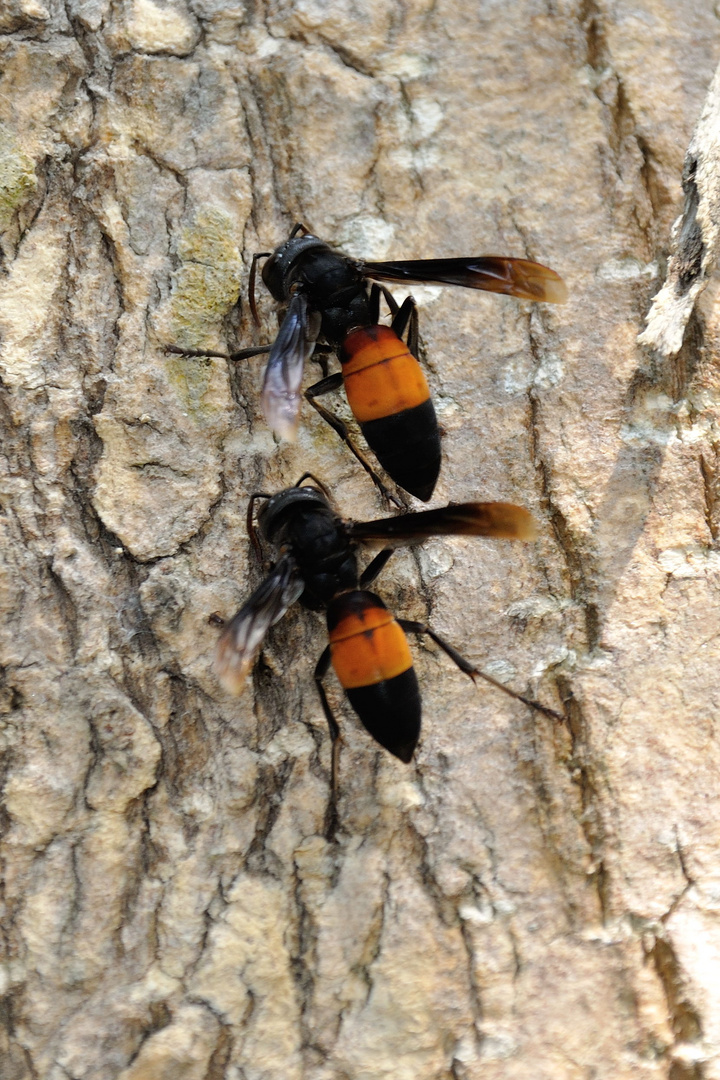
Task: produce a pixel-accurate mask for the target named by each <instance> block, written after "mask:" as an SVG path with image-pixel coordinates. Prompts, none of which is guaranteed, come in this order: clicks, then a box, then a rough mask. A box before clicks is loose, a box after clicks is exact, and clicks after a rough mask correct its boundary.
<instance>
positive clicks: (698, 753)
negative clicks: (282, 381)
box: [0, 0, 720, 1080]
mask: <svg viewBox="0 0 720 1080" xmlns="http://www.w3.org/2000/svg"><path fill="white" fill-rule="evenodd" d="M0 28H1V29H2V36H1V37H0V57H1V59H0V227H1V228H2V266H1V267H0V334H1V343H0V376H1V379H2V383H1V384H0V406H1V411H0V428H1V430H2V446H1V448H0V528H1V529H2V540H1V541H0V543H1V545H2V546H1V548H0V610H1V614H0V664H1V665H2V666H1V667H0V676H1V678H0V714H1V717H2V728H1V730H2V741H3V773H2V775H3V782H4V812H3V817H2V825H3V831H2V847H1V851H2V890H3V891H2V903H3V909H2V910H3V914H2V930H3V932H2V936H1V937H0V948H2V950H3V966H2V976H1V977H2V992H3V994H4V997H3V1002H4V1006H3V1013H2V1016H3V1023H4V1027H3V1033H2V1035H1V1036H0V1039H1V1040H2V1041H1V1043H0V1076H2V1078H3V1080H31V1078H34V1080H37V1078H40V1080H66V1078H77V1080H106V1078H113V1080H114V1078H116V1077H118V1078H122V1080H220V1078H223V1080H383V1078H387V1080H451V1078H455V1080H501V1078H502V1080H528V1078H532V1080H580V1078H591V1077H592V1078H595V1080H625V1078H630V1077H632V1078H637V1077H640V1078H644V1080H655V1078H658V1080H659V1078H668V1080H701V1078H704V1080H720V783H719V780H720V748H719V746H718V716H719V712H720V691H719V689H718V661H719V659H720V657H719V653H720V646H719V644H718V635H719V631H720V617H719V615H718V611H719V607H720V577H719V574H720V557H719V554H718V535H719V533H720V370H719V368H718V363H717V355H718V352H719V351H720V301H718V281H719V279H718V277H717V276H714V274H715V261H716V249H717V237H716V234H717V231H718V228H719V227H720V226H719V222H720V210H719V209H718V206H720V198H719V197H718V194H717V192H718V183H719V178H720V167H719V166H718V161H717V155H718V147H717V142H718V111H719V106H718V93H720V87H718V84H717V82H716V83H715V84H713V72H714V68H715V65H716V63H717V61H718V57H719V55H720V19H719V18H718V14H717V13H716V10H715V6H714V5H713V4H712V3H711V2H710V0H635V2H633V0H504V2H502V3H500V2H497V0H454V2H453V0H403V2H398V0H363V2H354V0H333V2H329V0H291V2H285V0H267V2H265V3H263V2H262V0H260V2H258V3H253V2H252V0H247V2H242V0H187V2H184V0H113V2H110V0H65V2H64V3H61V2H60V0H5V2H4V4H3V6H2V7H0ZM711 87H712V89H711ZM709 91H710V96H709V97H707V95H708V92H709ZM706 97H707V101H706ZM688 147H690V150H689V151H688ZM686 151H687V152H688V153H687V158H686ZM683 184H684V189H685V190H684V197H685V198H684V202H683ZM683 205H684V206H685V214H684V217H683V218H682V222H681V224H680V226H679V227H677V228H676V229H675V231H673V222H674V221H675V219H676V218H677V217H678V215H679V214H681V213H682V211H683ZM295 221H303V222H305V223H306V224H307V225H309V226H310V227H311V228H312V229H313V231H314V232H316V233H317V234H318V235H320V236H321V237H323V238H325V239H327V240H329V241H330V242H332V243H334V244H337V245H339V246H341V247H342V248H343V249H344V250H346V251H348V252H350V253H352V254H354V255H357V256H365V257H367V258H373V259H382V258H388V257H390V256H394V257H396V258H420V257H430V256H433V255H434V256H451V255H471V254H477V253H491V254H495V253H497V254H508V255H516V256H520V257H526V258H531V259H536V260H538V261H540V262H544V263H546V264H548V265H550V266H552V267H553V268H555V269H556V270H557V271H558V272H559V273H561V274H562V275H563V277H564V278H565V280H566V282H567V284H568V288H569V292H570V300H569V302H568V303H567V304H566V305H564V306H563V307H551V306H549V305H540V306H535V307H533V306H532V305H530V304H527V303H524V302H519V301H517V300H513V299H508V298H503V297H498V296H491V295H488V294H484V293H474V292H469V291H468V290H462V289H453V288H443V289H440V288H429V287H419V288H417V289H413V292H414V294H415V296H416V298H417V300H418V302H419V307H420V332H421V335H422V342H423V356H424V358H425V362H426V369H427V371H428V378H429V381H430V383H431V387H432V390H433V394H434V398H435V402H436V407H437V410H438V415H439V418H440V420H441V423H442V425H443V428H444V440H443V455H444V457H443V471H442V473H441V478H440V482H439V484H438V487H437V489H436V494H435V497H434V502H433V505H441V504H443V503H445V502H447V501H449V500H453V501H462V500H466V499H503V500H506V501H510V502H515V503H519V504H521V505H524V506H527V507H528V508H529V509H530V510H532V511H533V513H534V514H535V515H536V517H537V519H538V522H539V524H540V539H539V540H538V541H537V543H533V544H525V545H520V544H511V543H507V542H500V541H482V540H471V539H466V540H452V539H435V540H431V541H429V542H427V543H426V544H424V545H423V546H422V547H420V548H417V549H414V550H413V551H406V552H404V553H399V554H398V555H397V556H396V557H395V558H394V559H393V560H392V561H391V563H390V564H389V566H388V568H387V570H386V572H385V573H384V574H383V576H382V577H381V578H380V579H379V581H378V584H377V586H376V587H377V590H378V592H379V593H380V594H381V595H382V596H383V597H384V598H385V600H386V602H387V603H388V604H389V605H390V606H391V607H392V608H393V610H394V611H395V612H396V613H397V614H398V615H401V616H403V617H405V618H408V619H420V620H425V619H427V620H429V621H431V623H432V625H433V627H434V628H435V629H436V630H437V631H438V632H439V633H440V634H442V635H444V637H446V638H447V639H448V640H450V641H451V642H452V643H453V644H454V645H455V646H456V647H457V648H459V649H460V650H461V651H463V652H464V653H465V654H466V655H467V656H468V657H469V658H470V659H471V660H472V661H473V662H474V663H476V664H478V665H483V666H484V667H485V668H486V669H487V670H488V671H489V672H491V673H492V674H494V675H495V676H496V677H498V678H499V679H501V680H503V681H504V682H506V683H507V684H508V685H511V686H513V687H514V688H515V689H517V690H519V691H520V692H522V693H526V694H532V695H533V696H534V697H536V698H538V699H539V700H542V701H543V702H546V703H547V704H548V705H550V706H553V707H555V708H557V709H559V710H561V711H563V712H564V714H565V716H566V722H565V723H557V722H553V721H552V720H551V719H549V718H548V717H546V716H543V715H540V714H537V713H533V712H532V711H531V710H529V709H527V708H526V707H525V706H523V705H521V704H520V703H518V702H515V701H512V700H510V699H507V698H505V697H504V695H502V694H501V693H498V692H497V691H495V690H493V689H492V688H490V687H488V686H484V685H479V686H477V687H473V685H472V683H471V682H470V680H469V679H467V678H466V677H465V676H464V675H462V674H461V673H460V672H459V671H458V670H457V669H456V668H455V667H453V665H452V664H451V663H450V661H449V660H448V658H447V657H445V656H444V655H442V654H441V653H438V651H437V650H436V649H435V648H434V646H431V645H427V644H426V643H424V642H423V641H418V642H417V644H416V643H415V642H413V643H412V648H413V650H414V656H415V659H416V667H417V671H418V675H419V678H420V682H421V685H422V689H423V699H424V728H423V737H422V740H421V743H420V746H419V748H418V752H417V754H416V757H415V760H414V762H413V763H412V764H411V765H410V766H406V765H403V764H401V763H400V762H399V761H397V760H395V759H394V758H391V757H390V756H389V755H388V754H386V753H384V752H382V751H381V750H380V749H379V748H378V747H377V746H376V744H374V743H373V742H372V741H371V739H370V738H369V737H368V735H367V734H366V733H365V731H364V730H363V729H362V728H361V726H360V725H359V723H358V721H357V720H356V719H355V718H354V716H353V714H352V712H351V711H350V709H349V708H348V706H347V705H344V704H343V698H342V694H341V691H340V689H339V687H338V686H337V684H336V683H334V681H333V680H332V679H330V680H329V683H328V685H329V692H330V696H331V698H332V701H333V703H334V705H335V706H336V708H337V710H338V712H339V715H340V718H341V725H342V730H343V749H342V756H341V766H340V791H339V801H338V810H339V818H340V827H339V829H338V831H337V834H336V835H335V836H334V837H330V838H328V837H327V835H326V831H325V817H326V812H327V807H328V796H329V789H328V781H329V766H330V746H329V737H328V732H327V727H326V724H325V721H324V719H323V715H322V711H321V708H320V704H319V701H318V698H317V695H316V690H315V686H314V683H313V678H312V672H313V667H314V664H315V661H316V659H317V657H318V656H319V654H320V652H321V651H322V649H323V647H324V645H325V643H326V640H327V638H326V631H325V628H324V624H323V620H322V617H320V616H317V615H314V614H312V613H307V612H303V611H301V610H300V609H297V608H296V609H293V611H292V612H290V613H289V614H288V615H287V616H286V617H285V619H284V620H283V621H282V622H281V623H279V624H278V625H277V627H276V628H275V629H274V630H273V631H272V632H271V633H270V635H269V636H268V639H267V643H266V647H265V650H264V653H263V657H262V660H261V661H260V663H259V664H258V666H257V668H256V670H255V672H254V674H253V676H252V677H251V679H250V680H249V682H248V686H247V688H246V691H245V693H244V694H243V695H242V696H241V697H240V698H237V699H235V698H232V697H230V696H229V695H228V694H227V693H225V692H224V691H223V690H222V688H221V686H220V685H219V683H218V680H217V677H216V675H215V674H214V671H213V653H214V648H215V642H216V640H217V635H218V630H217V628H216V626H213V625H212V624H211V623H209V621H208V617H209V616H210V615H211V614H212V613H214V612H219V613H221V614H222V615H223V616H229V615H231V614H232V613H233V612H234V611H235V610H236V609H237V608H238V607H239V606H240V604H241V603H242V601H243V599H244V598H245V597H246V596H247V595H248V594H249V592H250V591H251V590H252V589H253V588H254V587H255V586H256V585H257V583H258V582H259V581H260V579H261V574H262V570H261V568H260V567H259V566H258V565H257V564H256V561H255V560H254V559H253V558H252V557H251V552H250V550H249V545H248V540H247V534H246V528H245V510H246V506H247V500H248V495H249V493H250V492H252V491H257V490H261V491H276V490H279V489H280V488H282V487H285V486H287V485H288V484H290V483H292V482H294V481H295V480H296V479H297V478H298V477H299V476H300V474H301V473H302V472H303V471H305V470H306V469H309V470H312V471H313V472H314V473H316V474H317V475H318V476H319V477H320V478H321V479H322V480H324V481H325V482H326V483H327V484H328V485H329V486H330V487H331V489H332V490H333V492H334V494H335V496H336V500H337V505H338V509H339V511H340V512H341V513H343V514H345V515H347V516H351V517H355V518H359V519H362V518H367V519H370V518H374V517H379V516H382V514H383V513H384V512H386V511H385V508H384V507H383V504H382V502H381V501H380V498H379V496H378V494H377V493H376V491H375V489H374V488H373V486H372V484H371V483H370V482H369V480H368V478H367V477H366V476H365V474H364V473H363V472H362V470H361V469H360V468H359V467H358V466H357V463H356V462H355V460H354V458H353V457H352V456H351V455H350V453H349V452H348V450H347V449H346V447H344V446H343V445H342V444H341V442H340V441H339V440H338V438H337V436H336V435H335V434H334V432H333V431H332V430H331V429H330V428H329V427H327V426H326V425H324V424H323V423H322V421H321V420H320V418H319V417H318V416H316V415H315V413H313V411H312V410H311V409H309V408H307V407H304V408H303V420H302V425H301V431H300V434H299V437H298V440H297V442H295V443H293V444H288V443H283V444H278V443H277V442H276V441H275V440H274V438H273V437H272V435H271V434H270V432H269V431H268V429H267V427H266V425H265V424H264V422H263V419H262V416H261V414H260V409H259V391H260V385H261V378H262V368H263V362H262V359H260V360H257V361H248V362H246V363H242V364H235V365H230V364H228V363H227V362H226V361H225V360H223V359H207V360H203V359H200V360H195V359H187V358H184V357H179V356H173V355H169V354H167V353H166V352H165V350H164V346H165V345H167V344H176V345H181V346H185V347H188V348H200V347H205V348H210V349H220V350H222V349H225V348H227V347H240V346H248V345H252V344H262V343H264V342H266V341H268V340H271V339H272V337H273V336H274V334H275V332H276V329H277V320H276V313H275V311H274V308H273V304H272V302H271V301H270V299H269V298H268V296H267V293H266V292H265V291H264V290H263V289H262V286H261V287H260V289H259V302H260V310H261V315H262V323H263V325H262V327H261V328H260V329H256V328H255V327H254V326H253V324H252V321H251V319H250V318H249V313H248V304H247V299H246V296H247V281H248V270H249V264H250V258H251V256H252V253H253V252H256V251H267V250H269V249H272V248H273V247H274V246H275V245H276V244H278V243H279V242H280V241H281V240H282V239H284V238H285V236H286V235H287V233H288V231H289V229H290V227H291V226H292V224H293V223H294V222H295ZM673 251H676V254H675V256H674V257H673V258H672V259H671V260H670V262H669V263H668V258H669V256H670V255H671V254H672V252H673ZM666 272H667V280H666ZM663 281H666V283H665V285H664V287H663V288H664V291H663V292H662V293H661V296H660V297H658V300H657V301H656V304H655V306H654V307H653V314H652V315H651V318H650V322H649V324H648V325H647V328H646V323H645V319H646V315H647V314H648V312H649V310H650V305H651V301H652V298H653V297H654V296H655V295H656V294H657V293H658V291H659V290H660V289H661V287H662V286H663ZM239 295H240V297H241V299H240V301H239V303H238V296H239ZM398 295H400V293H399V290H398ZM640 334H643V338H642V340H641V341H638V336H639V335H640ZM309 366H310V368H311V369H312V370H309V371H308V372H307V380H308V384H309V382H310V381H314V380H315V379H316V378H317V377H318V374H317V368H316V366H315V365H314V364H310V365H309ZM331 404H332V405H333V407H336V409H337V411H338V412H339V413H340V414H341V415H343V416H346V417H348V416H349V412H348V409H347V406H346V404H345V402H344V399H342V398H341V397H340V396H338V398H337V402H332V403H331Z"/></svg>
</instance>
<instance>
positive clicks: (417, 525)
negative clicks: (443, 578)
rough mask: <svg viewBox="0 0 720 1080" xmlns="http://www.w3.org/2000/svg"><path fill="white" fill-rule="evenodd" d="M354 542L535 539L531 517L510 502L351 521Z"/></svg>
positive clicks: (392, 542)
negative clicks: (478, 538)
mask: <svg viewBox="0 0 720 1080" xmlns="http://www.w3.org/2000/svg"><path fill="white" fill-rule="evenodd" d="M346 529H347V532H348V535H349V536H350V537H352V539H354V540H368V541H372V540H378V541H380V542H382V543H383V544H387V545H388V546H397V545H400V544H413V543H417V541H419V540H422V539H424V538H425V537H428V536H491V537H495V538H496V539H499V540H534V539H535V536H536V535H537V533H536V529H535V521H534V520H533V516H532V514H530V513H529V512H528V511H527V510H524V509H523V508H522V506H513V504H512V503H503V502H489V503H477V502H476V503H459V504H458V505H457V506H443V507H441V508H440V509H439V510H421V511H420V512H419V513H417V514H402V515H401V516H400V517H391V518H380V520H379V521H353V522H350V523H349V524H348V525H347V526H346Z"/></svg>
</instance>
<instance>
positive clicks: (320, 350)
mask: <svg viewBox="0 0 720 1080" xmlns="http://www.w3.org/2000/svg"><path fill="white" fill-rule="evenodd" d="M334 352H335V350H334V349H333V347H332V345H316V346H315V348H314V349H313V354H312V356H311V357H310V359H311V360H314V361H315V363H316V364H319V365H320V370H321V371H322V376H323V379H327V377H328V357H329V356H332V354H333V353H334Z"/></svg>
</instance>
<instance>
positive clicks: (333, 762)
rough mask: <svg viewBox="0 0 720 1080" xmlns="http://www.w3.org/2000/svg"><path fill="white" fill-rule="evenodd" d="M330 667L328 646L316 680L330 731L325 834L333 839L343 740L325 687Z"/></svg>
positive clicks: (336, 817)
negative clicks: (328, 787)
mask: <svg viewBox="0 0 720 1080" xmlns="http://www.w3.org/2000/svg"><path fill="white" fill-rule="evenodd" d="M329 667H330V646H329V645H328V646H327V647H326V648H325V649H324V650H323V653H322V656H321V657H320V659H319V660H318V662H317V664H316V666H315V675H314V678H315V685H316V686H317V691H318V694H319V695H320V703H321V704H322V708H323V712H324V713H325V719H326V720H327V725H328V728H329V729H330V754H331V757H330V805H329V807H328V815H327V819H326V829H325V834H326V836H327V837H328V838H332V837H333V836H334V835H335V832H336V829H337V824H338V815H337V794H338V774H339V770H340V746H341V743H342V739H341V737H340V728H339V726H338V722H337V720H336V719H335V714H334V713H333V711H332V709H331V708H330V702H329V701H328V699H327V694H326V693H325V687H324V686H323V679H324V678H325V676H326V675H327V673H328V669H329Z"/></svg>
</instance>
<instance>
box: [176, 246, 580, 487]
mask: <svg viewBox="0 0 720 1080" xmlns="http://www.w3.org/2000/svg"><path fill="white" fill-rule="evenodd" d="M260 259H266V260H267V261H266V262H265V264H264V265H263V268H262V279H263V281H264V283H265V285H266V286H267V288H268V289H269V291H270V293H271V295H272V296H273V298H274V299H275V300H276V301H278V303H280V304H281V305H284V306H285V308H286V310H285V315H284V318H283V321H282V323H281V326H280V330H279V332H278V335H277V337H276V338H275V341H274V342H273V343H272V345H263V346H258V347H255V348H249V349H241V350H239V351H237V352H233V353H230V354H229V355H228V354H226V353H217V352H213V351H202V350H186V349H179V348H175V347H173V346H170V347H169V351H171V352H176V353H181V354H184V355H189V356H221V357H225V358H227V359H230V360H245V359H248V358H249V357H252V356H257V355H260V354H261V353H269V354H270V355H269V357H268V363H267V367H266V369H265V378H264V382H263V390H262V409H263V413H264V415H265V418H266V420H267V422H268V424H269V425H270V427H271V428H272V429H273V431H274V432H275V433H276V434H277V435H279V436H281V437H283V438H286V439H293V438H294V437H295V434H296V431H297V426H298V417H299V411H300V403H301V399H302V396H303V392H302V389H301V388H302V379H303V372H304V368H305V363H306V361H307V360H308V359H309V358H310V357H311V356H312V355H313V353H318V352H319V353H326V352H329V351H336V352H337V355H338V358H339V360H340V364H341V371H339V372H337V373H335V374H332V375H326V377H325V378H323V379H321V380H320V382H317V383H315V384H314V385H313V386H310V387H308V389H307V390H305V392H304V396H305V398H306V399H307V400H308V401H309V402H310V404H311V405H312V406H313V408H314V409H316V410H317V412H318V413H319V414H320V415H321V416H322V418H323V419H324V420H326V421H327V423H329V424H330V425H331V427H332V428H333V429H334V430H335V431H336V432H337V434H338V435H339V436H340V438H341V439H343V441H344V442H346V443H347V444H348V446H349V448H350V449H351V450H352V452H353V454H354V455H355V457H356V458H357V459H358V461H359V462H360V464H361V465H362V466H363V468H364V469H365V470H366V471H367V472H368V473H369V475H370V476H371V477H372V479H373V481H374V482H375V484H376V485H377V486H378V488H379V489H380V491H381V492H382V493H383V494H384V495H386V496H388V497H389V493H388V491H387V488H386V487H385V485H384V484H383V482H382V480H381V479H380V477H379V476H378V475H377V473H376V472H375V470H374V469H373V467H372V465H371V464H370V463H369V462H368V461H367V459H366V458H365V456H364V454H363V453H362V452H361V451H360V450H359V449H358V448H357V447H356V446H355V445H354V443H353V442H352V439H351V438H350V435H349V432H348V429H347V425H346V424H345V423H344V422H343V421H342V420H341V419H340V418H339V417H337V416H335V415H334V414H333V413H332V412H330V410H329V409H326V408H325V406H324V405H322V404H321V403H320V402H319V401H318V398H319V397H321V396H322V395H323V394H326V393H329V392H330V391H332V390H337V389H339V388H340V387H341V386H342V385H343V384H344V386H345V393H346V395H347V399H348V403H349V405H350V408H351V409H352V412H353V414H354V416H355V418H356V420H357V421H358V423H359V425H360V429H361V431H362V433H363V435H364V437H365V440H366V442H367V444H368V446H369V447H370V448H371V449H372V450H373V452H374V454H375V456H376V457H377V459H378V461H379V462H380V464H381V465H382V467H383V468H384V469H385V471H386V472H387V473H388V475H389V476H390V477H392V479H393V480H394V481H395V483H396V484H397V485H398V486H399V487H401V488H404V489H405V490H406V491H408V492H410V494H411V495H415V496H416V497H417V498H418V499H421V500H422V501H424V502H426V501H427V500H428V499H429V498H430V497H431V495H432V493H433V490H434V488H435V483H436V481H437V478H438V475H439V472H440V432H439V429H438V424H437V418H436V416H435V408H434V405H433V403H432V399H431V397H430V390H429V387H428V383H427V379H426V378H425V374H424V372H423V370H422V368H421V366H420V364H419V363H418V359H417V357H418V345H419V337H418V320H417V307H416V305H415V301H414V299H413V298H412V296H409V297H407V299H406V300H405V301H404V302H403V304H402V305H400V306H398V304H397V302H396V301H395V299H394V297H393V296H392V294H391V293H390V292H389V291H388V289H386V288H385V286H384V285H378V284H377V282H379V281H387V282H395V283H398V284H403V285H405V284H412V283H425V284H441V285H462V286H464V287H466V288H470V289H483V290H485V291H486V292H494V293H503V294H505V295H507V296H515V297H518V298H520V299H522V300H535V301H544V302H546V303H562V302H563V301H564V300H565V299H566V298H567V290H566V288H565V284H564V283H563V281H562V279H561V278H560V277H559V276H558V275H557V274H556V273H555V271H554V270H550V269H549V268H548V267H547V266H542V265H541V264H540V263H536V262H530V261H528V260H527V259H515V258H510V257H508V256H505V255H478V256H476V257H474V258H458V259H454V258H453V259H418V260H410V261H391V262H369V261H366V260H363V259H352V258H350V257H349V256H348V255H345V254H343V253H342V252H341V251H336V250H335V249H334V248H332V247H331V246H330V245H329V244H327V243H325V241H324V240H320V239H319V238H318V237H317V236H313V235H312V233H310V232H308V230H307V229H306V228H305V226H304V225H302V224H297V225H296V226H295V227H294V229H293V230H292V232H291V233H290V236H289V237H288V239H287V240H286V241H285V242H284V243H282V244H280V246H279V247H277V248H276V249H275V251H273V252H269V251H263V252H259V253H257V254H256V255H254V256H253V260H252V266H251V270H250V284H249V293H250V307H251V310H252V313H253V317H254V319H255V321H256V323H259V319H258V314H257V306H256V300H255V281H256V275H257V263H258V260H260ZM381 298H384V299H385V301H386V303H387V305H388V308H389V310H390V313H391V316H392V322H391V324H390V326H385V325H383V324H382V323H380V305H381ZM403 335H405V336H406V341H403ZM319 343H320V344H319ZM326 370H327V369H326Z"/></svg>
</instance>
